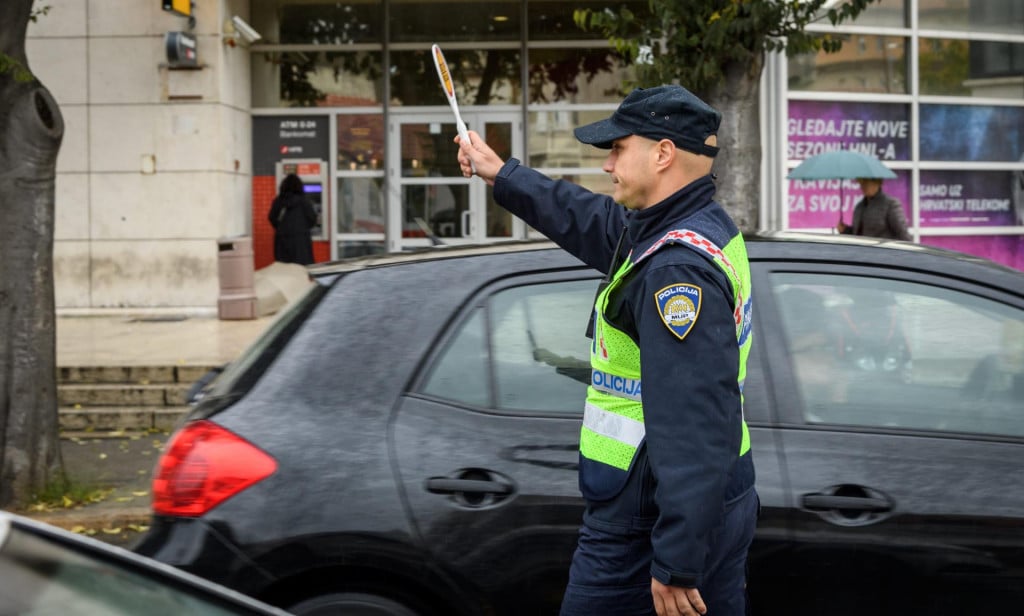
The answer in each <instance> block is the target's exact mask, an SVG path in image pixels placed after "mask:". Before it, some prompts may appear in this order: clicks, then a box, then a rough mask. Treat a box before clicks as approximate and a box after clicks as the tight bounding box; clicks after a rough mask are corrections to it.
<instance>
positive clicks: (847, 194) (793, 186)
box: [787, 171, 911, 229]
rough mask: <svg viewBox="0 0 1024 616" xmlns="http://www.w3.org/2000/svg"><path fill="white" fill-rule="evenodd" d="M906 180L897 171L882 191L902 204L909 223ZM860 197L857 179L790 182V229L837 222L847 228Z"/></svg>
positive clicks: (907, 176)
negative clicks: (893, 178) (894, 177)
mask: <svg viewBox="0 0 1024 616" xmlns="http://www.w3.org/2000/svg"><path fill="white" fill-rule="evenodd" d="M909 177H910V174H909V173H908V172H906V171H896V179H895V180H885V181H884V182H882V192H884V193H885V194H887V195H889V196H890V197H892V198H894V199H896V200H897V201H899V202H900V203H901V204H902V205H903V212H904V214H905V215H906V217H907V221H910V220H911V218H910V207H909V203H910V182H909ZM862 197H863V195H862V194H861V192H860V185H859V184H857V181H856V180H790V182H789V198H788V202H787V203H788V207H787V210H788V212H789V228H790V229H816V228H820V227H835V226H836V222H838V221H839V220H842V221H843V222H845V223H846V224H848V225H849V224H851V223H852V222H853V208H854V206H855V205H857V202H858V201H860V200H861V198H862Z"/></svg>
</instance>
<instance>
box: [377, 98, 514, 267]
mask: <svg viewBox="0 0 1024 616" xmlns="http://www.w3.org/2000/svg"><path fill="white" fill-rule="evenodd" d="M462 117H463V120H464V121H465V122H466V124H467V126H469V128H471V129H472V130H475V131H477V132H479V133H480V134H481V135H484V138H485V139H486V141H487V143H488V145H490V146H491V147H492V148H494V150H495V151H496V152H497V153H498V154H499V155H500V156H501V157H502V158H503V159H506V160H507V159H508V158H509V157H512V156H515V157H517V158H522V149H523V145H522V139H523V138H522V126H521V121H520V119H519V116H518V115H517V114H515V113H513V112H490V111H489V112H478V113H477V112H469V113H463V114H462ZM456 134H457V131H456V128H455V119H454V117H453V116H452V114H451V112H450V111H447V112H423V111H416V112H410V113H405V112H400V111H396V112H394V113H393V114H392V115H391V118H390V122H389V126H388V141H389V143H388V148H387V151H388V152H389V155H388V182H387V185H388V191H389V195H388V200H387V201H388V203H389V204H390V205H389V207H390V209H391V213H392V215H391V216H389V217H388V218H389V220H388V233H387V235H388V250H389V251H399V250H405V249H409V248H413V247H418V246H429V245H431V244H436V243H442V244H475V243H483V242H495V241H502V240H511V239H519V238H522V237H525V234H526V227H525V225H524V224H523V222H522V221H520V220H518V219H516V218H514V217H513V216H512V215H511V214H509V213H508V212H506V211H505V210H504V209H502V208H501V207H499V206H498V205H497V204H496V203H495V202H494V197H493V189H492V188H491V187H490V186H487V185H486V184H485V183H484V182H481V181H480V180H479V179H473V178H464V177H462V173H461V172H460V171H459V165H458V161H457V160H456V154H457V152H458V148H457V147H456V145H455V143H454V142H453V139H454V138H455V135H456Z"/></svg>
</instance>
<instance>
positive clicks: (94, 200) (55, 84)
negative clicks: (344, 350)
mask: <svg viewBox="0 0 1024 616" xmlns="http://www.w3.org/2000/svg"><path fill="white" fill-rule="evenodd" d="M36 4H37V5H40V4H42V5H49V6H50V7H51V8H50V10H49V12H48V13H47V14H46V15H42V16H40V17H39V19H38V21H37V22H36V23H34V24H31V25H30V27H29V31H28V41H27V51H28V59H29V65H30V68H31V69H32V71H33V72H34V73H35V74H36V75H37V76H38V77H39V79H40V80H41V81H42V82H43V83H44V84H45V85H46V86H47V87H48V88H49V89H50V91H51V92H52V93H53V95H54V97H55V98H56V99H57V101H58V103H60V105H61V111H62V113H63V115H64V121H65V127H66V128H65V135H64V142H63V144H62V146H61V150H60V155H59V157H58V159H57V198H56V230H55V246H54V271H55V277H56V300H57V307H58V308H59V309H85V310H92V309H96V310H99V309H104V308H121V307H128V308H133V307H146V308H153V307H157V308H160V307H166V308H188V309H199V310H215V309H216V305H217V296H218V294H219V282H218V278H217V242H216V240H217V238H219V237H223V236H233V235H247V234H249V233H250V232H251V231H250V230H251V221H250V216H251V215H250V212H251V209H252V208H251V204H250V202H251V176H252V166H251V160H250V159H251V149H252V148H251V118H250V112H249V109H250V102H249V85H248V83H249V55H248V50H247V49H246V48H244V47H243V46H234V47H233V46H229V45H227V44H225V37H224V35H223V31H224V23H225V21H226V20H229V19H230V17H231V15H234V14H238V15H241V16H242V17H243V18H247V17H248V1H247V0H219V1H218V0H203V1H200V2H196V3H195V4H196V9H195V11H196V15H195V17H196V27H195V30H194V32H193V33H194V34H195V35H196V38H197V39H198V57H199V62H200V65H201V67H202V68H201V70H172V69H169V68H168V67H167V66H166V62H167V60H166V56H165V51H164V35H165V33H166V32H168V31H175V30H187V29H188V24H187V19H186V18H184V17H179V16H176V15H173V14H171V13H167V12H164V11H162V10H161V9H160V3H159V2H158V0H46V2H43V3H36Z"/></svg>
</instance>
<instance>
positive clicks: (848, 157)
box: [786, 150, 911, 241]
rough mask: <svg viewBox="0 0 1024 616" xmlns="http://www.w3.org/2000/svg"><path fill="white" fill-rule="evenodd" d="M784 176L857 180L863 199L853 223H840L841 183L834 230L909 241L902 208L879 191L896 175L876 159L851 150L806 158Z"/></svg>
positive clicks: (841, 219)
mask: <svg viewBox="0 0 1024 616" xmlns="http://www.w3.org/2000/svg"><path fill="white" fill-rule="evenodd" d="M786 177H787V178H789V179H792V180H836V179H838V180H847V179H855V180H857V183H858V184H860V190H861V193H862V194H863V195H864V197H863V198H862V199H861V200H860V201H858V202H857V204H856V205H855V206H854V207H853V221H852V222H851V224H849V225H847V224H846V223H845V222H843V199H842V190H843V189H842V185H841V184H840V188H839V191H840V192H839V195H840V205H839V222H838V223H836V227H835V228H836V231H837V232H839V233H843V234H852V235H866V236H870V237H883V238H888V239H895V240H905V241H910V239H911V237H910V232H909V231H908V230H907V218H906V216H905V215H904V214H903V206H902V205H900V202H899V201H897V200H896V199H894V198H893V197H890V196H889V195H887V194H885V193H884V192H883V191H882V180H884V179H893V178H895V177H896V173H894V172H893V171H892V170H891V169H889V168H888V167H886V166H885V165H883V164H882V163H881V162H880V161H879V160H878V159H877V158H873V157H871V156H867V155H864V154H861V153H859V152H854V151H852V150H835V151H832V152H825V153H823V154H818V155H817V156H812V157H810V158H808V159H806V160H805V161H803V162H802V163H800V164H799V165H798V166H797V167H796V168H794V169H793V171H791V172H790V173H789V175H788V176H786Z"/></svg>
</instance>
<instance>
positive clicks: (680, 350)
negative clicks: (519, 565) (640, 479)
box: [635, 247, 742, 587]
mask: <svg viewBox="0 0 1024 616" xmlns="http://www.w3.org/2000/svg"><path fill="white" fill-rule="evenodd" d="M666 251H667V252H675V253H679V251H688V249H685V248H682V247H676V248H669V249H667V250H666ZM651 265H652V266H655V265H657V267H656V268H654V269H651V270H650V271H649V272H648V273H647V275H646V276H645V278H644V282H643V284H642V285H640V287H641V289H642V291H641V293H642V295H641V296H640V297H638V298H636V300H637V302H638V303H637V305H636V307H635V310H636V312H635V315H636V317H635V318H636V322H637V334H638V336H639V338H640V340H639V347H640V362H641V368H640V370H641V374H643V401H644V424H645V426H646V447H647V455H648V459H649V460H650V464H651V470H652V472H653V474H654V477H655V480H656V488H655V493H654V498H655V501H656V503H657V505H658V511H659V514H658V519H657V521H656V522H655V525H654V529H653V531H652V535H651V542H652V546H653V549H654V559H653V562H652V564H651V575H652V577H654V578H655V579H657V580H659V581H660V582H662V583H664V584H669V585H672V586H683V587H700V586H701V585H702V583H703V581H704V575H705V571H704V564H705V562H706V561H707V557H708V553H709V550H710V547H709V539H710V537H711V535H712V532H713V531H714V530H715V529H716V527H717V526H718V525H719V524H720V523H721V519H722V515H723V513H724V511H725V503H724V498H725V492H726V488H727V484H728V481H729V476H730V473H731V472H732V470H733V467H734V465H735V464H736V461H737V459H738V457H739V451H740V443H741V441H742V408H741V402H740V392H739V384H738V382H737V381H738V371H739V368H738V367H739V346H738V343H737V342H736V329H735V323H734V321H733V298H732V290H731V287H730V286H729V283H728V280H727V279H726V277H725V275H724V274H723V273H722V272H721V271H718V270H717V268H716V267H715V266H714V265H713V264H711V263H709V262H706V261H705V260H704V259H703V258H702V257H700V256H699V255H689V256H687V258H685V259H683V260H682V261H680V260H679V259H678V258H677V259H673V261H672V262H670V263H668V264H664V265H659V264H656V263H652V264H651ZM681 284H682V285H692V286H694V287H697V288H698V289H699V290H700V303H699V306H698V307H697V308H698V309H697V313H696V318H694V319H693V321H692V324H691V326H690V328H689V330H687V331H686V332H685V335H684V336H683V337H682V339H680V337H679V335H678V334H679V331H678V328H677V329H676V331H673V330H672V329H670V328H669V327H668V326H667V325H666V323H665V320H664V319H663V318H662V307H661V306H660V305H659V301H658V298H657V296H658V295H659V294H661V295H663V296H664V293H663V292H664V291H665V289H671V288H672V287H674V286H676V285H681Z"/></svg>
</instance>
